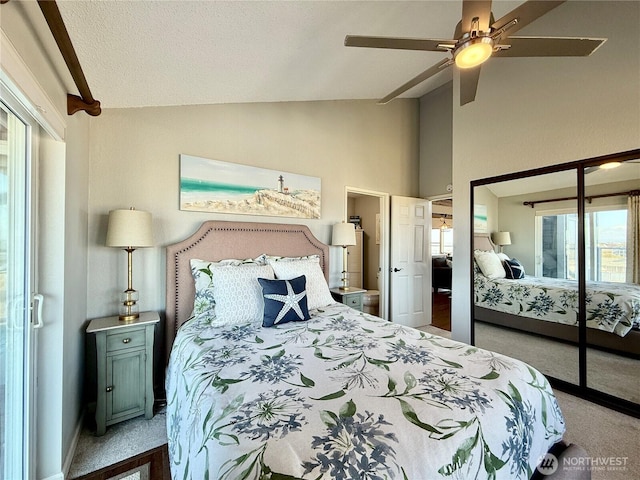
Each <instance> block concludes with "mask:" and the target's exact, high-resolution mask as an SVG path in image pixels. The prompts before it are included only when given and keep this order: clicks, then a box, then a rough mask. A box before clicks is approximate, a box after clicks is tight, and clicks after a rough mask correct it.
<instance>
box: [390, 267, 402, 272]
mask: <svg viewBox="0 0 640 480" xmlns="http://www.w3.org/2000/svg"><path fill="white" fill-rule="evenodd" d="M400 270H402V269H401V268H395V267H394V268H393V269H392V270H391V271H392V272H399V271H400Z"/></svg>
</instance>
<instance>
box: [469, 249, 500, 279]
mask: <svg viewBox="0 0 640 480" xmlns="http://www.w3.org/2000/svg"><path fill="white" fill-rule="evenodd" d="M473 256H474V257H475V259H476V263H477V264H478V266H479V267H480V271H482V274H483V275H484V276H485V277H487V278H488V279H490V280H493V279H495V278H505V277H506V276H507V274H506V272H505V271H504V267H503V266H502V261H501V260H500V258H499V257H498V255H497V254H496V252H485V251H480V250H476V251H475V252H473Z"/></svg>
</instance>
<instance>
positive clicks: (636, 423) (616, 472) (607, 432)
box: [556, 390, 640, 480]
mask: <svg viewBox="0 0 640 480" xmlns="http://www.w3.org/2000/svg"><path fill="white" fill-rule="evenodd" d="M556 397H557V399H558V403H559V404H560V409H561V410H562V413H563V414H564V419H565V422H566V425H567V432H566V433H565V440H566V441H567V442H569V443H577V444H578V445H581V446H582V447H583V448H584V449H585V450H586V451H587V453H588V454H589V456H590V458H591V461H592V463H593V465H592V467H591V478H592V480H632V479H638V478H640V455H638V454H639V453H640V419H637V418H633V417H629V416H627V415H624V414H622V413H619V412H616V411H614V410H609V409H608V408H605V407H601V406H599V405H596V404H594V403H591V402H589V401H587V400H583V399H581V398H577V397H574V396H573V395H569V394H567V393H564V392H560V391H557V390H556ZM605 463H606V464H608V465H604V464H605ZM596 464H597V465H596ZM612 464H613V466H610V465H612Z"/></svg>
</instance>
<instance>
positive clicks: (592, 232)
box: [585, 209, 627, 283]
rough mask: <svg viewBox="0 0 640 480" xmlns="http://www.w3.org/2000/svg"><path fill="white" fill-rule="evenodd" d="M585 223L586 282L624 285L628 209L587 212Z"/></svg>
mask: <svg viewBox="0 0 640 480" xmlns="http://www.w3.org/2000/svg"><path fill="white" fill-rule="evenodd" d="M585 223H586V225H585V227H586V229H585V242H586V251H587V255H586V259H585V260H586V274H587V280H594V281H598V282H619V283H625V280H626V267H627V210H626V209H617V210H603V211H597V212H587V218H586V219H585Z"/></svg>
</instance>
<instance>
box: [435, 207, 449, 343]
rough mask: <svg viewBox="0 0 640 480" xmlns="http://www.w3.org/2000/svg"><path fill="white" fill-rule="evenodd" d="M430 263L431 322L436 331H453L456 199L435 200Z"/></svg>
mask: <svg viewBox="0 0 640 480" xmlns="http://www.w3.org/2000/svg"><path fill="white" fill-rule="evenodd" d="M431 201H432V213H431V217H432V218H431V263H432V286H433V296H432V305H431V311H432V320H431V324H432V325H433V326H434V327H438V328H441V329H443V330H447V331H451V291H452V285H451V278H452V272H453V198H452V197H451V196H439V197H432V198H431Z"/></svg>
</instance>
